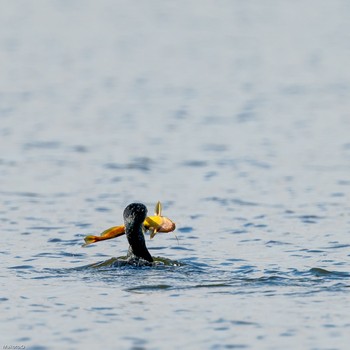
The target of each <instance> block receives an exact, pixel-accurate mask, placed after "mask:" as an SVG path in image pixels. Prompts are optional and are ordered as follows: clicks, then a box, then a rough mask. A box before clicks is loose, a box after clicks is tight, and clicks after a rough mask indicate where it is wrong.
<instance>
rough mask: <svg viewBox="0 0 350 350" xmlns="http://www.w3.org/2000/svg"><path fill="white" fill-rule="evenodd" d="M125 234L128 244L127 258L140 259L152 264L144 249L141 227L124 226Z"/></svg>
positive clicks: (149, 255) (145, 248)
mask: <svg viewBox="0 0 350 350" xmlns="http://www.w3.org/2000/svg"><path fill="white" fill-rule="evenodd" d="M125 233H126V237H127V239H128V242H129V251H128V257H133V258H142V259H145V260H147V261H149V262H153V258H152V256H151V254H150V253H149V251H148V249H147V247H146V242H145V237H144V235H143V232H142V227H141V225H137V226H136V225H133V224H129V225H126V226H125Z"/></svg>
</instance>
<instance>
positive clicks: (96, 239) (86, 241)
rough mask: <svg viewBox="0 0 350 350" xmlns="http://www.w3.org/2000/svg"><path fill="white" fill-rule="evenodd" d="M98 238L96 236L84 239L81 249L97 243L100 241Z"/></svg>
mask: <svg viewBox="0 0 350 350" xmlns="http://www.w3.org/2000/svg"><path fill="white" fill-rule="evenodd" d="M99 238H100V237H98V236H93V235H89V236H86V237H85V238H84V241H85V244H83V245H82V247H86V246H88V245H89V244H92V243H95V242H97V241H99V240H100V239H99Z"/></svg>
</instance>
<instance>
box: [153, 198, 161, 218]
mask: <svg viewBox="0 0 350 350" xmlns="http://www.w3.org/2000/svg"><path fill="white" fill-rule="evenodd" d="M154 215H156V216H162V203H160V202H159V201H158V202H157V204H156V206H155V208H154Z"/></svg>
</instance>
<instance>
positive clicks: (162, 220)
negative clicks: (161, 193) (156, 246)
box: [83, 201, 176, 247]
mask: <svg viewBox="0 0 350 350" xmlns="http://www.w3.org/2000/svg"><path fill="white" fill-rule="evenodd" d="M154 211H155V213H154V216H147V217H146V219H145V221H144V222H143V225H144V228H145V231H150V232H151V238H153V237H154V236H155V235H156V234H157V233H158V232H172V231H174V230H175V228H176V225H175V223H174V222H173V221H171V220H170V219H169V218H167V217H166V216H162V204H161V203H160V202H159V201H158V203H157V204H156V207H155V209H154ZM124 234H125V226H124V225H120V226H113V227H111V228H108V229H107V230H105V231H103V232H102V233H101V235H100V236H93V235H89V236H86V237H85V238H84V241H85V244H83V247H86V246H87V245H89V244H92V243H95V242H99V241H105V240H107V239H112V238H116V237H119V236H122V235H124Z"/></svg>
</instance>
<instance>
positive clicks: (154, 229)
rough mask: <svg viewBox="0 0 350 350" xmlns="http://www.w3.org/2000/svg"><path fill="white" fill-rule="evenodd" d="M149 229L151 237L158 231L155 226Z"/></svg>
mask: <svg viewBox="0 0 350 350" xmlns="http://www.w3.org/2000/svg"><path fill="white" fill-rule="evenodd" d="M150 231H151V239H152V238H153V237H154V236H155V235H156V234H157V233H158V230H157V229H156V228H153V229H151V230H150Z"/></svg>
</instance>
